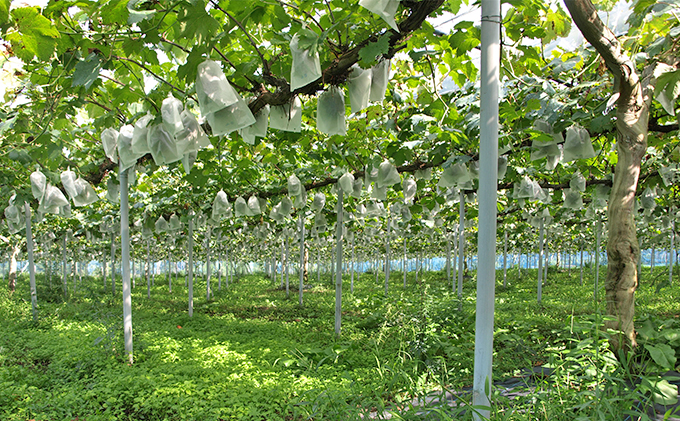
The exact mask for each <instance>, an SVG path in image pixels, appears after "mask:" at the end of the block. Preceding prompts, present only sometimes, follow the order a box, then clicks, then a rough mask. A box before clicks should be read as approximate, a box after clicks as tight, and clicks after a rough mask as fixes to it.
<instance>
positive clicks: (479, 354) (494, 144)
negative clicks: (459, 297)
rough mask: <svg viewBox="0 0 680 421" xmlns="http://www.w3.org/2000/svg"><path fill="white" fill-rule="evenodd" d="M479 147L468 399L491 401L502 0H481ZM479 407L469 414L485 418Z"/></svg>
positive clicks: (476, 402) (483, 403) (485, 411)
mask: <svg viewBox="0 0 680 421" xmlns="http://www.w3.org/2000/svg"><path fill="white" fill-rule="evenodd" d="M481 3H482V33H481V47H482V54H481V73H480V75H481V96H480V100H481V102H480V112H481V115H480V117H481V119H480V126H481V127H480V150H479V157H480V160H479V169H480V171H479V229H478V241H477V243H478V256H479V257H478V264H477V307H476V308H477V312H476V317H475V363H474V375H473V388H472V401H473V402H472V404H473V405H475V406H478V407H480V406H481V407H487V408H488V407H489V406H490V405H491V403H490V398H491V386H492V373H491V369H492V365H491V363H492V359H493V324H494V300H495V286H496V206H497V205H496V198H497V191H496V190H497V186H498V91H499V87H500V86H499V84H500V80H499V79H500V33H501V28H500V25H501V5H500V1H498V0H496V1H483V2H481ZM489 415H490V410H489V409H480V411H479V412H475V413H474V414H473V418H476V419H481V418H489Z"/></svg>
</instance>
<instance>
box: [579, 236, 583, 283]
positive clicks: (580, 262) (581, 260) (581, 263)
mask: <svg viewBox="0 0 680 421" xmlns="http://www.w3.org/2000/svg"><path fill="white" fill-rule="evenodd" d="M579 266H580V267H581V286H583V241H581V258H580V261H579Z"/></svg>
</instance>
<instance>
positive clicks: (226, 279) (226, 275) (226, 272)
mask: <svg viewBox="0 0 680 421" xmlns="http://www.w3.org/2000/svg"><path fill="white" fill-rule="evenodd" d="M224 258H225V261H224V263H225V266H224V283H225V285H224V286H225V287H226V288H229V276H231V281H232V282H233V281H234V269H233V268H231V267H230V266H229V245H228V244H226V245H225V246H224Z"/></svg>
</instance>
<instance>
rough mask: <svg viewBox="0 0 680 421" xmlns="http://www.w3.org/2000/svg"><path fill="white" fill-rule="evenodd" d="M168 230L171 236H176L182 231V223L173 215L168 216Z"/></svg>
mask: <svg viewBox="0 0 680 421" xmlns="http://www.w3.org/2000/svg"><path fill="white" fill-rule="evenodd" d="M168 229H169V231H170V232H171V233H172V234H177V233H178V232H179V231H181V230H182V222H180V220H179V218H178V217H177V215H175V214H174V213H173V214H172V215H170V221H168Z"/></svg>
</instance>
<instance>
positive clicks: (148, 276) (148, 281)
mask: <svg viewBox="0 0 680 421" xmlns="http://www.w3.org/2000/svg"><path fill="white" fill-rule="evenodd" d="M146 298H151V239H150V238H149V239H147V240H146Z"/></svg>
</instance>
